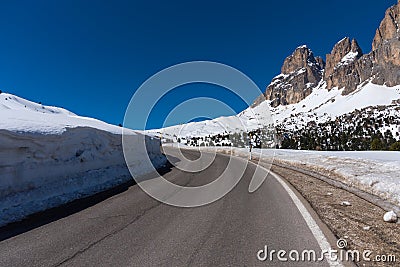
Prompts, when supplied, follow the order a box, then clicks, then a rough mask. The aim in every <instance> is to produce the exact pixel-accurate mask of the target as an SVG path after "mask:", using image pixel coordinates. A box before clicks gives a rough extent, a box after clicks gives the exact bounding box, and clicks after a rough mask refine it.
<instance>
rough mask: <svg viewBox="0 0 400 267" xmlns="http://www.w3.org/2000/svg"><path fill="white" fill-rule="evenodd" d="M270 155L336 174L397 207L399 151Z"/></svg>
mask: <svg viewBox="0 0 400 267" xmlns="http://www.w3.org/2000/svg"><path fill="white" fill-rule="evenodd" d="M256 153H257V150H256ZM270 153H272V152H270ZM263 154H265V151H263ZM274 154H275V159H276V160H280V161H285V162H289V163H291V164H294V165H299V166H301V165H305V166H307V167H310V168H313V169H315V170H317V171H320V172H321V171H322V172H324V171H327V172H330V173H333V174H337V176H339V177H341V178H343V182H345V183H347V184H349V185H352V186H355V187H358V188H360V189H361V190H364V191H366V192H368V193H371V194H374V195H377V196H379V197H381V198H383V199H386V200H389V201H390V202H392V203H394V204H396V205H400V175H399V173H400V152H397V151H304V150H274Z"/></svg>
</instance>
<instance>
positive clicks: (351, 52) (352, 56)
mask: <svg viewBox="0 0 400 267" xmlns="http://www.w3.org/2000/svg"><path fill="white" fill-rule="evenodd" d="M361 56H362V50H361V48H360V46H359V45H358V43H357V41H356V40H355V39H353V40H352V41H350V38H349V37H345V38H343V39H342V40H340V41H339V42H338V43H336V44H335V46H334V47H333V49H332V52H331V53H330V54H327V55H326V67H325V78H328V77H329V76H331V75H332V74H333V73H334V71H335V69H336V68H338V67H340V66H341V65H348V64H350V63H351V62H352V61H354V60H356V59H358V58H360V57H361Z"/></svg>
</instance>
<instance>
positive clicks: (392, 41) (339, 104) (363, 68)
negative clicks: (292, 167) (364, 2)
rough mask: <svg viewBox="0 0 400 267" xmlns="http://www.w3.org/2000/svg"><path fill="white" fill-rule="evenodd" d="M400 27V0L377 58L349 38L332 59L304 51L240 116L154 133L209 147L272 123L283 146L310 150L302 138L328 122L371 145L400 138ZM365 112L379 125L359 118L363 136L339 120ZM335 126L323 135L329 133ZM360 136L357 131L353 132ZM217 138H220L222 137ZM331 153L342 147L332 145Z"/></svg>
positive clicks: (376, 47) (385, 24)
mask: <svg viewBox="0 0 400 267" xmlns="http://www.w3.org/2000/svg"><path fill="white" fill-rule="evenodd" d="M399 25H400V3H398V4H397V5H395V6H393V7H390V8H389V9H388V10H387V11H386V14H385V17H384V19H383V21H382V23H381V25H380V26H379V28H378V30H377V33H376V36H375V38H374V41H373V45H372V48H373V50H372V51H371V52H370V53H368V54H363V52H362V50H361V48H360V47H359V45H358V43H357V41H356V40H354V39H353V40H350V38H347V37H346V38H343V39H342V40H340V41H339V42H338V43H337V44H335V46H334V48H333V49H332V51H331V53H329V54H327V55H326V62H325V61H324V60H323V59H322V58H321V57H315V56H314V54H313V52H312V51H311V49H309V48H308V47H307V46H306V45H303V46H300V47H297V48H296V49H295V51H294V52H293V54H292V55H290V56H288V57H287V58H286V59H285V60H284V63H283V66H282V68H281V73H280V74H279V75H277V76H276V77H274V78H273V79H272V81H271V83H270V84H269V85H268V86H267V89H266V91H265V93H264V94H263V95H261V96H260V97H259V98H257V99H256V101H255V102H254V104H253V105H252V106H251V107H249V108H247V109H246V110H244V111H243V112H241V113H240V114H238V115H237V116H231V117H221V118H217V119H214V120H208V121H203V122H192V123H188V124H184V125H179V126H172V127H167V128H164V129H158V130H152V131H151V132H153V133H157V134H162V135H163V136H165V137H166V138H170V139H174V140H175V141H176V140H178V139H179V140H181V141H183V142H184V143H187V144H192V145H200V144H199V140H198V139H199V138H200V142H202V141H203V142H204V141H206V142H205V144H207V142H209V140H206V139H207V138H205V137H208V138H211V137H212V136H216V135H220V137H219V139H221V135H222V136H228V135H233V134H235V133H239V134H240V133H241V132H252V131H256V130H257V129H263V128H268V129H270V128H271V126H273V127H276V129H277V143H278V145H279V144H281V143H282V141H284V140H283V139H284V138H289V139H293V140H294V141H295V142H297V143H298V144H297V145H296V146H295V147H296V148H297V147H298V148H304V147H303V145H301V144H300V143H299V139H300V136H301V135H308V136H309V137H311V136H312V135H310V134H309V133H306V132H307V131H308V130H309V129H310V125H315V126H318V125H319V126H321V127H322V126H324V125H323V124H324V123H325V124H326V123H328V122H335V123H336V124H342V125H341V129H343V131H348V132H350V134H349V135H346V136H347V138H357V137H360V138H363V139H365V140H364V141H363V142H366V143H367V142H370V141H371V139H373V138H381V137H382V138H383V137H384V135H385V133H386V131H387V130H389V131H390V132H391V135H392V137H393V138H394V139H396V140H399V132H400V129H399V127H400V121H399V120H398V119H397V118H400V111H399V109H400V28H399ZM360 110H362V111H363V112H367V111H369V115H370V116H372V115H371V112H372V111H374V114H375V115H374V118H376V120H377V121H376V122H375V121H374V123H373V124H372V123H371V122H369V121H368V120H366V118H363V117H362V116H358V119H359V121H357V122H354V123H355V124H354V125H353V126H354V127H355V128H356V127H357V126H358V125H357V123H358V124H362V127H363V128H364V130H357V131H353V130H352V129H351V128H349V127H350V126H349V125H350V124H349V123H348V122H345V121H343V122H341V121H340V120H342V119H343V120H344V118H345V117H346V118H347V117H352V116H356V114H357V111H360ZM324 127H325V126H324ZM331 128H332V127H330V128H329V127H327V128H324V129H322V130H325V131H329V129H331ZM314 130H316V129H314ZM316 131H318V130H316ZM322 132H323V131H322ZM353 132H357V134H355V133H354V135H353ZM322 134H323V133H321V135H322ZM335 134H338V135H340V134H339V133H335ZM380 135H381V136H380ZM389 137H390V136H389ZM389 137H388V138H389ZM392 137H390V138H392ZM212 139H213V141H215V138H212ZM222 139H230V137H226V138H225V137H222ZM332 139H334V138H332ZM213 143H214V144H215V142H213ZM228 143H229V142H228ZM225 144H227V143H226V142H225ZM368 145H369V144H368ZM295 147H291V148H295ZM307 148H310V147H307ZM311 148H312V147H311ZM325 148H326V149H341V148H342V147H340V146H336V145H332V144H328V145H327V146H326V147H325ZM351 148H352V149H362V148H363V147H361V146H360V147H353V146H351Z"/></svg>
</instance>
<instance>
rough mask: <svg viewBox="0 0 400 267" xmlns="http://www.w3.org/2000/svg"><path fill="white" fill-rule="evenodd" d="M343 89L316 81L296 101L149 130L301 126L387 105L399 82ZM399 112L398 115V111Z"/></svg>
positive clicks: (399, 95) (180, 132)
mask: <svg viewBox="0 0 400 267" xmlns="http://www.w3.org/2000/svg"><path fill="white" fill-rule="evenodd" d="M342 91H343V89H338V88H333V89H331V90H327V89H326V85H325V83H321V84H319V85H318V86H317V87H316V88H314V90H313V92H312V93H311V94H310V95H309V96H307V97H306V98H305V99H303V100H301V101H300V102H298V103H296V104H291V105H285V106H284V105H279V106H277V107H275V108H272V107H270V101H264V102H262V103H261V104H259V105H257V106H256V107H249V108H248V109H246V110H244V111H242V112H241V113H240V114H238V115H237V116H230V117H220V118H217V119H214V120H208V121H202V122H192V123H188V124H183V125H179V126H172V127H167V128H163V129H158V130H153V131H152V132H156V133H162V134H163V135H168V136H173V135H176V136H177V137H193V136H207V135H216V134H222V133H234V132H237V131H238V130H241V129H247V131H251V130H254V129H258V128H262V127H265V126H267V125H270V124H272V122H273V125H275V126H278V125H281V126H282V127H284V128H286V129H289V130H290V129H294V128H295V127H296V126H297V127H304V126H306V125H307V123H308V122H310V121H317V122H318V123H321V122H326V121H331V120H334V119H335V118H337V117H339V116H341V115H343V114H347V113H349V112H352V111H354V110H356V109H359V110H360V109H363V108H366V107H370V106H380V105H384V106H387V105H391V104H392V103H393V101H396V100H399V99H400V85H398V86H395V87H386V86H381V85H375V84H372V83H367V84H365V85H363V86H360V87H359V89H358V90H356V91H354V92H353V93H351V94H349V95H345V96H344V95H342ZM399 115H400V114H399Z"/></svg>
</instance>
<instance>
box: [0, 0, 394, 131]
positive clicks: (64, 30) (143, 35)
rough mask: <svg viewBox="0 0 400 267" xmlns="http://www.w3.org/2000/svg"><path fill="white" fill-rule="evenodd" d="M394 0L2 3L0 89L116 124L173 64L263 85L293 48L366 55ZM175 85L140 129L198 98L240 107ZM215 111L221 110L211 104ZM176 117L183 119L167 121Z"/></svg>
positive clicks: (221, 94) (212, 93)
mask: <svg viewBox="0 0 400 267" xmlns="http://www.w3.org/2000/svg"><path fill="white" fill-rule="evenodd" d="M396 2H397V1H396V0H390V1H389V0H380V1H365V0H364V1H361V0H346V1H344V0H335V1H321V0H318V1H315V0H312V1H208V0H205V1H100V0H97V1H84V0H79V1H74V0H70V1H40V0H38V1H33V0H32V1H2V2H1V3H0V37H1V38H0V89H1V90H3V91H7V92H10V93H12V94H16V95H19V96H22V97H24V98H27V99H30V100H33V101H37V102H39V101H40V102H42V103H44V104H49V105H55V106H61V107H64V108H67V109H69V110H71V111H73V112H75V113H78V114H80V115H85V116H90V117H95V118H98V119H101V120H104V121H107V122H109V123H113V124H118V123H122V121H123V116H124V112H125V108H126V106H127V105H128V103H129V100H130V98H131V96H132V95H133V93H134V92H135V90H136V89H137V88H138V87H139V86H140V85H141V84H142V83H143V82H144V81H145V80H146V79H148V78H149V77H150V76H152V75H153V74H155V73H156V72H158V71H160V70H162V69H164V68H166V67H169V66H171V65H174V64H177V63H182V62H186V61H193V60H209V61H216V62H220V63H224V64H227V65H230V66H232V67H235V68H237V69H239V70H240V71H242V72H243V73H245V74H246V75H248V76H249V77H250V78H251V79H252V80H253V81H254V82H255V83H256V84H257V85H258V86H259V87H260V89H261V90H263V91H264V90H265V87H266V86H267V85H268V83H269V82H270V80H271V78H272V77H273V76H275V75H277V74H278V73H279V71H280V67H281V65H282V62H283V60H284V58H285V57H286V56H288V55H289V54H291V53H292V51H293V50H294V49H295V48H296V47H297V46H299V45H302V44H307V45H308V46H309V47H310V48H311V49H312V50H313V51H314V54H315V55H321V56H323V57H325V54H326V53H328V52H330V51H331V49H332V47H333V45H334V44H335V43H336V42H337V41H338V40H340V39H341V38H342V37H345V36H349V37H351V38H356V39H357V40H358V42H359V44H360V46H361V47H362V49H363V51H364V52H369V51H370V50H371V43H372V38H373V36H374V34H375V30H376V28H377V27H378V25H379V22H380V21H381V20H382V18H383V16H384V12H385V10H386V9H387V8H388V7H389V6H390V5H393V4H395V3H396ZM178 89H180V91H177V92H175V93H174V94H171V95H172V96H171V100H168V99H164V101H163V102H162V103H160V104H159V105H157V110H155V111H154V114H152V116H151V120H150V121H149V122H148V128H155V127H160V126H161V125H162V123H163V120H164V118H165V116H166V114H167V113H168V112H169V109H171V108H173V106H174V104H172V103H175V102H177V101H178V100H179V101H184V100H185V99H190V98H193V97H201V96H203V97H211V98H217V99H220V100H222V101H227V102H229V105H230V106H231V107H232V108H233V110H235V111H236V112H239V111H241V110H242V109H244V108H245V105H244V103H243V102H242V101H240V100H238V99H236V98H235V97H232V95H231V94H230V93H229V92H227V91H226V90H224V89H222V88H218V87H216V86H214V87H213V86H206V85H199V84H193V85H188V86H182V87H181V88H178ZM179 101H178V102H179ZM145 104H146V103H143V105H145ZM138 108H140V107H138ZM213 114H215V117H217V116H219V115H229V114H228V113H227V112H226V111H225V110H219V109H218V108H215V110H213ZM180 122H184V116H182V117H179V116H177V117H176V118H175V120H174V121H172V122H171V123H180Z"/></svg>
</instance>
